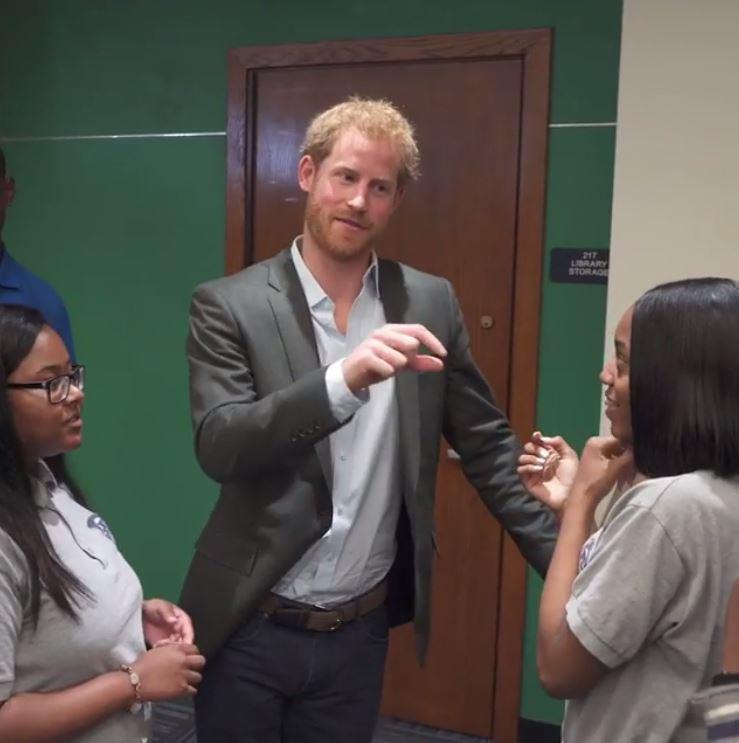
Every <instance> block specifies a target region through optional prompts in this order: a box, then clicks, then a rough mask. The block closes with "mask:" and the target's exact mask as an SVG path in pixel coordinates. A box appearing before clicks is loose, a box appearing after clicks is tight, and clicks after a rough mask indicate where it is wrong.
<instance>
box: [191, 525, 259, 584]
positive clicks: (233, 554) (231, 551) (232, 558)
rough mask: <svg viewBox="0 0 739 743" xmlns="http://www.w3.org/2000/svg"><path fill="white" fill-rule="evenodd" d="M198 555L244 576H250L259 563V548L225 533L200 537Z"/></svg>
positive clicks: (196, 545) (197, 548) (197, 546)
mask: <svg viewBox="0 0 739 743" xmlns="http://www.w3.org/2000/svg"><path fill="white" fill-rule="evenodd" d="M195 549H196V550H197V552H198V554H200V555H203V556H204V557H207V558H208V559H209V560H213V562H217V563H219V564H221V565H224V566H225V567H227V568H230V569H231V570H235V571H236V572H238V573H243V574H244V575H250V574H251V572H252V570H254V564H255V563H256V561H257V553H258V552H259V550H258V548H257V546H256V545H255V544H253V543H252V542H248V541H247V540H245V539H242V538H241V537H234V536H233V535H230V534H224V533H223V532H209V533H207V532H206V533H203V534H201V535H200V539H198V541H197V542H196V543H195Z"/></svg>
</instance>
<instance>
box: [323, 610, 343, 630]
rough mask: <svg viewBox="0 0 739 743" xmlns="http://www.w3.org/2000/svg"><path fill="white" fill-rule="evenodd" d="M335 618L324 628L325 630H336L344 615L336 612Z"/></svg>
mask: <svg viewBox="0 0 739 743" xmlns="http://www.w3.org/2000/svg"><path fill="white" fill-rule="evenodd" d="M336 613H337V615H338V616H337V618H336V620H335V621H334V622H332V623H331V624H330V625H329V626H328V627H327V629H326V632H336V630H337V629H339V627H341V625H342V624H344V617H343V616H342V614H341V612H336Z"/></svg>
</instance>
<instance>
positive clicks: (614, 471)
mask: <svg viewBox="0 0 739 743" xmlns="http://www.w3.org/2000/svg"><path fill="white" fill-rule="evenodd" d="M634 477H635V471H634V456H633V452H632V450H631V449H626V448H624V446H623V445H622V444H621V443H620V442H619V441H618V439H616V438H614V437H613V436H593V437H592V438H590V439H588V442H587V443H586V444H585V448H584V449H583V451H582V457H581V458H580V466H579V468H578V470H577V475H576V477H575V480H574V482H573V484H572V486H573V489H574V488H577V490H578V492H580V493H582V494H583V496H584V497H586V498H588V499H592V500H593V501H594V502H595V503H598V502H599V501H600V500H602V498H603V497H604V496H606V495H607V494H608V493H609V492H610V491H611V490H612V489H613V488H614V487H615V486H616V485H618V486H620V487H624V486H626V485H629V484H631V483H632V482H633V480H634Z"/></svg>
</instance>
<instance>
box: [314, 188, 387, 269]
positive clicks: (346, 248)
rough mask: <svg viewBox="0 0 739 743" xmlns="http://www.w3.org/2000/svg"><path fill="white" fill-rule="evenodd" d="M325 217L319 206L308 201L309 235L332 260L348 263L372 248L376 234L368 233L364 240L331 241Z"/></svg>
mask: <svg viewBox="0 0 739 743" xmlns="http://www.w3.org/2000/svg"><path fill="white" fill-rule="evenodd" d="M327 219H330V217H327V215H326V214H325V212H323V211H322V210H321V208H320V207H319V206H318V205H317V204H315V203H313V202H312V201H311V200H309V201H308V204H307V206H306V211H305V223H306V227H307V229H308V232H309V233H310V236H311V238H312V240H313V242H314V243H315V244H316V246H317V247H318V248H319V250H320V251H321V252H322V253H325V254H326V255H328V256H330V257H331V258H332V259H333V260H335V261H339V262H341V263H349V262H351V261H354V260H356V259H357V258H358V257H359V256H364V255H367V254H368V253H369V252H370V251H371V250H372V248H373V246H374V244H375V241H376V239H377V237H378V235H376V234H371V235H368V236H367V237H366V238H365V239H364V240H361V241H358V242H353V243H339V242H337V241H332V240H331V238H330V237H329V235H328V228H329V227H328V225H327V224H326V221H325V220H327Z"/></svg>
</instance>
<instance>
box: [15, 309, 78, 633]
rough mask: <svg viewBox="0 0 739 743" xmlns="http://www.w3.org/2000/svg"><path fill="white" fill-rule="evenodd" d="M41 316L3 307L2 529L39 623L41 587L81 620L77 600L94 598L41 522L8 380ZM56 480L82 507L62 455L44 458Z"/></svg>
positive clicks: (38, 328) (38, 327)
mask: <svg viewBox="0 0 739 743" xmlns="http://www.w3.org/2000/svg"><path fill="white" fill-rule="evenodd" d="M45 324H46V323H45V320H44V318H43V316H42V315H41V313H40V312H38V311H37V310H35V309H31V308H29V307H21V306H19V305H0V528H1V529H3V530H4V531H5V533H6V534H8V536H10V537H11V539H12V540H13V541H14V542H15V543H16V544H17V545H18V547H19V548H20V549H21V551H22V552H23V554H24V556H25V558H26V560H27V562H28V567H29V570H30V574H31V619H32V621H33V624H34V626H35V625H36V624H37V623H38V617H39V612H40V609H41V588H42V587H43V588H44V589H45V590H46V591H47V593H48V594H49V596H50V597H51V598H52V600H53V601H54V602H55V603H56V605H57V606H58V607H59V609H60V610H61V611H63V612H64V613H65V614H67V615H68V616H69V617H71V618H72V619H75V620H76V619H77V616H78V615H77V608H78V604H79V599H80V598H82V597H87V598H89V597H90V594H89V591H88V590H87V588H86V587H85V586H84V585H83V584H82V583H81V581H80V580H79V579H78V578H77V577H76V576H75V575H74V574H73V573H72V572H71V571H70V570H68V569H67V567H66V566H65V565H64V564H63V563H62V561H61V560H60V559H59V556H58V555H57V553H56V551H55V550H54V547H53V545H52V544H51V541H50V540H49V536H48V534H47V532H46V529H45V527H44V525H43V523H42V522H41V518H40V515H39V509H38V506H37V505H36V501H35V500H34V497H33V487H32V484H31V478H30V476H29V473H28V470H27V466H28V462H27V458H26V457H25V456H24V452H23V447H22V445H21V442H20V439H19V438H18V434H17V432H16V429H15V424H14V421H13V414H12V410H11V407H10V401H9V399H8V389H7V386H6V384H7V380H8V377H9V376H10V375H11V374H12V373H13V372H14V371H15V370H16V369H17V368H18V366H19V365H20V363H21V362H22V361H23V359H25V358H26V356H28V354H29V352H30V350H31V348H32V347H33V344H34V343H35V342H36V338H37V337H38V334H39V333H40V332H41V329H42V328H43V327H44V325H45ZM46 463H47V464H48V466H49V469H50V470H51V471H52V473H53V474H54V476H55V477H56V478H57V481H59V482H62V483H64V484H65V485H66V486H67V488H68V489H69V490H70V492H71V493H72V495H73V497H74V498H75V499H76V500H77V501H78V502H80V503H83V504H84V498H83V496H82V493H81V492H80V489H79V488H78V487H77V485H76V484H75V483H74V481H73V480H72V478H71V477H70V475H69V473H68V472H67V467H66V464H65V461H64V456H63V455H59V456H56V457H49V458H48V459H47V460H46Z"/></svg>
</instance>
